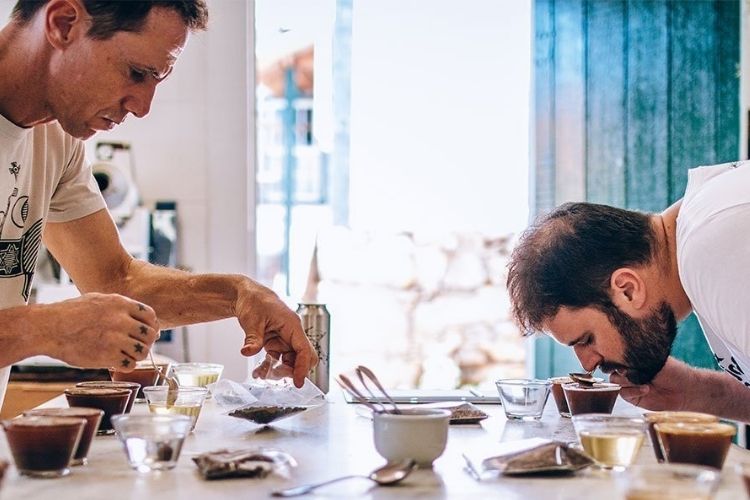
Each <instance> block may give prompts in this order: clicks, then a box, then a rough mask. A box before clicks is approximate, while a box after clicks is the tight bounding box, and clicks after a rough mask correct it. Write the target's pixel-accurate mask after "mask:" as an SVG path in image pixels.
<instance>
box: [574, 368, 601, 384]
mask: <svg viewBox="0 0 750 500" xmlns="http://www.w3.org/2000/svg"><path fill="white" fill-rule="evenodd" d="M569 375H570V378H572V379H573V381H574V382H578V383H579V384H581V385H583V386H587V387H593V386H594V384H595V383H597V382H601V381H602V379H600V378H596V377H594V375H593V373H588V372H586V373H570V374H569Z"/></svg>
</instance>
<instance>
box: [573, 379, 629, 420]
mask: <svg viewBox="0 0 750 500" xmlns="http://www.w3.org/2000/svg"><path fill="white" fill-rule="evenodd" d="M562 389H563V393H564V394H565V400H566V401H567V402H568V408H569V409H570V414H571V415H582V414H584V413H612V409H613V408H614V407H615V401H617V396H618V394H620V386H619V385H617V384H609V383H606V382H599V383H595V384H594V385H593V386H585V385H582V384H578V383H573V384H563V386H562Z"/></svg>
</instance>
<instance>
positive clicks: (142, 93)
mask: <svg viewBox="0 0 750 500" xmlns="http://www.w3.org/2000/svg"><path fill="white" fill-rule="evenodd" d="M155 93H156V84H152V85H143V84H141V85H136V86H133V87H132V91H131V92H130V93H129V95H128V96H127V97H125V99H124V100H123V108H125V111H127V112H128V113H132V114H133V115H134V116H136V117H138V118H143V117H144V116H146V115H147V114H148V112H149V111H150V110H151V101H153V100H154V94H155Z"/></svg>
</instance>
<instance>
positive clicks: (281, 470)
mask: <svg viewBox="0 0 750 500" xmlns="http://www.w3.org/2000/svg"><path fill="white" fill-rule="evenodd" d="M193 462H195V465H197V466H198V470H199V471H200V473H201V475H203V478H204V479H226V478H233V477H245V478H255V479H263V478H265V477H267V476H268V475H269V474H278V475H281V476H283V477H288V476H289V470H290V469H292V468H294V467H296V466H297V462H296V460H294V458H293V457H292V456H291V455H290V454H288V453H286V452H284V451H281V450H274V449H265V448H256V449H248V450H216V451H211V452H208V453H202V454H200V455H197V456H195V457H193Z"/></svg>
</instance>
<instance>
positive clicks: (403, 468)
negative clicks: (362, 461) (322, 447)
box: [271, 460, 417, 497]
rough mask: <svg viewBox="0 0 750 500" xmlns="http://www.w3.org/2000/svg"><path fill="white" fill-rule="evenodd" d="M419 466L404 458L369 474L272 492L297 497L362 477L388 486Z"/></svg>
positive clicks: (280, 495)
mask: <svg viewBox="0 0 750 500" xmlns="http://www.w3.org/2000/svg"><path fill="white" fill-rule="evenodd" d="M416 468H417V463H416V462H415V461H414V460H403V461H400V462H393V463H389V464H385V465H384V466H382V467H378V468H377V469H375V470H374V471H372V472H370V474H368V475H367V476H359V475H352V476H342V477H337V478H336V479H329V480H328V481H323V482H320V483H313V484H306V485H303V486H295V487H293V488H287V489H285V490H277V491H274V492H273V493H271V496H274V497H296V496H299V495H305V494H307V493H310V492H311V491H313V490H314V489H317V488H320V487H321V486H326V485H328V484H331V483H337V482H339V481H343V480H345V479H354V478H362V479H369V480H370V481H374V482H376V483H377V484H378V485H379V486H388V485H391V484H396V483H398V482H400V481H403V480H404V479H405V478H406V476H408V475H409V474H411V472H412V471H413V470H414V469H416Z"/></svg>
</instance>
